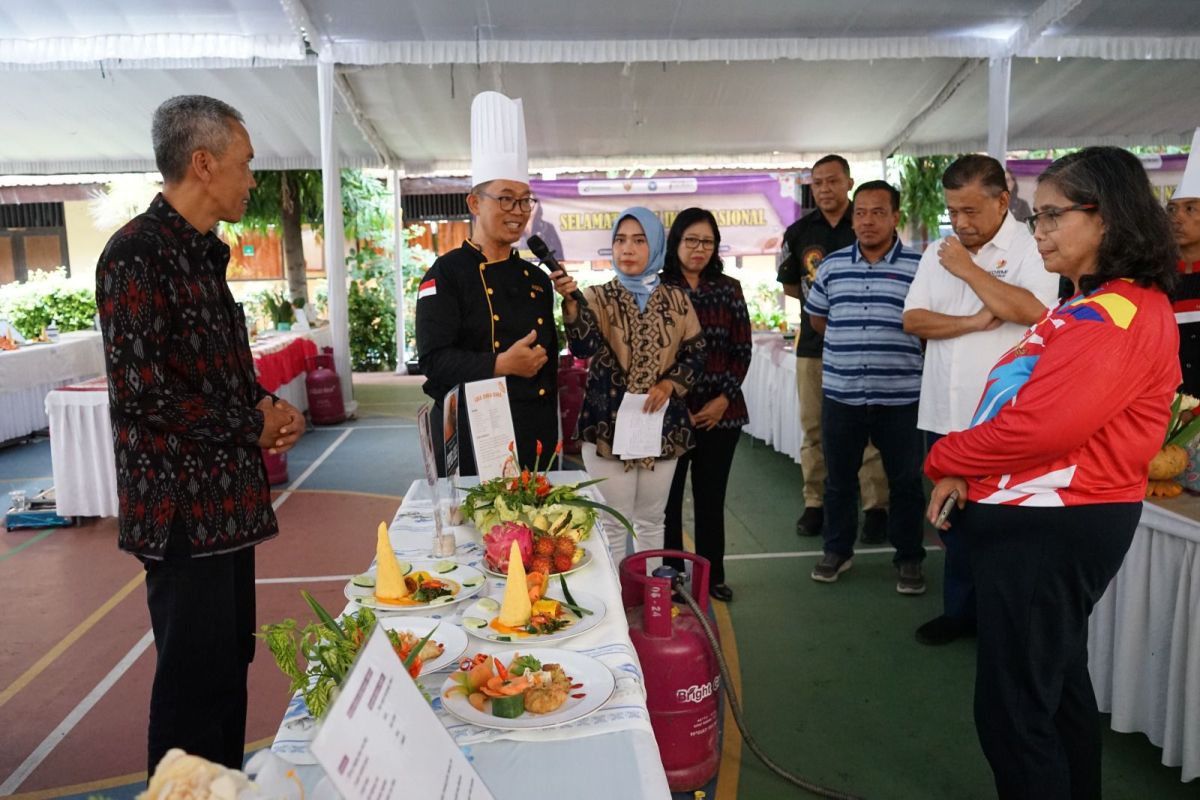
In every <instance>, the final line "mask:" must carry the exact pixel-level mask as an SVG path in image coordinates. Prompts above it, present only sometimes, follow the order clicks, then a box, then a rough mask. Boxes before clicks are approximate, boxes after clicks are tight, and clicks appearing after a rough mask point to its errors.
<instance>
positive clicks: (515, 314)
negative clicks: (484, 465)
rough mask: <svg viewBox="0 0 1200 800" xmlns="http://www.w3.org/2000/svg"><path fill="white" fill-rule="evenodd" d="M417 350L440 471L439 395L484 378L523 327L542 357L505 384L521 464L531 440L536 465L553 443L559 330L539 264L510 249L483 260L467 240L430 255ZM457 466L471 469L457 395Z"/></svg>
mask: <svg viewBox="0 0 1200 800" xmlns="http://www.w3.org/2000/svg"><path fill="white" fill-rule="evenodd" d="M416 327H417V354H418V358H419V361H420V365H421V372H422V373H423V374H424V375H425V376H426V377H427V378H428V380H427V381H426V382H425V393H426V394H427V395H429V396H430V397H432V398H433V401H434V414H433V419H434V420H435V423H434V427H435V428H436V429H437V430H436V431H435V434H434V453H435V455H436V456H437V460H438V469H439V471H444V469H445V468H444V459H445V454H444V452H443V448H442V444H441V437H440V435H438V434H440V428H441V425H440V422H438V421H440V420H441V418H442V401H443V399H444V398H445V396H446V393H447V392H448V391H450V390H451V389H452V388H454V387H455V386H458V385H459V384H462V383H467V382H470V381H478V380H483V379H485V378H491V377H493V376H494V375H495V374H496V356H497V355H498V354H499V353H501V352H503V351H505V350H507V349H508V348H509V347H510V346H511V345H512V344H513V342H515V341H517V340H518V339H520V338H522V337H523V336H525V335H526V334H528V333H529V332H530V331H533V330H535V331H537V343H538V344H540V345H541V346H542V347H544V348H546V353H547V355H548V356H549V358H548V359H547V361H546V364H545V365H544V366H543V367H542V368H541V370H539V371H538V373H537V375H535V376H533V377H532V378H521V377H518V376H516V375H509V376H507V377H508V390H509V397H510V405H511V408H512V415H513V429H514V431H515V433H516V436H517V451H518V456H519V460H520V462H521V464H522V465H523V466H526V467H529V468H532V467H533V464H534V453H535V448H536V442H537V440H541V442H542V445H543V456H542V459H541V462H542V466H543V467H544V466H545V465H546V462H547V461H548V459H549V456H550V453H552V452H553V451H554V447H555V445H557V444H558V389H557V377H558V335H557V333H556V331H555V327H554V285H553V283H551V281H550V278H549V276H548V275H547V274H546V273H545V272H544V271H542V270H541V269H539V268H538V267H536V266H534V265H533V264H530V263H529V262H528V261H523V260H522V259H521V258H519V257H518V256H517V252H516V251H515V250H514V251H512V252H511V253H510V254H509V256H508V258H507V259H505V260H503V261H492V262H488V261H485V258H484V255H483V253H482V252H481V251H480V250H479V248H478V247H477V246H476V245H475V244H474V243H473V242H470V241H466V242H463V245H462V247H460V248H458V249H457V250H454V251H451V252H449V253H446V254H445V255H443V256H441V257H440V258H438V260H437V261H435V262H433V266H432V267H430V268H429V271H428V272H427V273H425V277H424V278H422V279H421V286H420V289H419V290H418V294H417V326H416ZM459 431H460V434H459V447H460V451H461V454H460V471H461V473H462V474H464V475H471V474H474V472H475V459H474V456H473V454H472V453H471V447H470V433H469V428H468V426H467V415H466V409H465V408H464V406H463V404H462V403H459Z"/></svg>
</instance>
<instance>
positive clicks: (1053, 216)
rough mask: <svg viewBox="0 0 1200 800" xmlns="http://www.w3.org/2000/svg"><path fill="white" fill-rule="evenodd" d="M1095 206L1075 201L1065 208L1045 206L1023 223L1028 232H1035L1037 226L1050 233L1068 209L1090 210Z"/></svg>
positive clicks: (1056, 227)
mask: <svg viewBox="0 0 1200 800" xmlns="http://www.w3.org/2000/svg"><path fill="white" fill-rule="evenodd" d="M1096 207H1097V206H1096V204H1095V203H1076V204H1075V205H1073V206H1067V207H1066V208H1047V209H1046V210H1044V211H1039V212H1038V213H1036V214H1034V215H1033V216H1031V217H1029V218H1028V219H1026V220H1025V224H1027V225H1028V226H1029V232H1030V233H1037V232H1038V228H1041V229H1042V232H1043V233H1050V232H1051V231H1056V230H1058V218H1059V217H1061V216H1062V215H1063V214H1066V213H1067V212H1068V211H1092V210H1094V209H1095V208H1096Z"/></svg>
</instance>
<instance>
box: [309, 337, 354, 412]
mask: <svg viewBox="0 0 1200 800" xmlns="http://www.w3.org/2000/svg"><path fill="white" fill-rule="evenodd" d="M304 361H305V367H306V369H307V370H308V376H307V377H306V378H305V379H304V388H305V389H306V390H307V392H308V413H309V415H310V416H311V417H312V421H313V424H314V425H336V424H338V423H339V422H341V421H342V420H344V419H345V418H346V406H345V405H344V404H343V403H342V382H341V381H339V380H338V376H337V373H336V372H334V370H333V348H332V347H326V348H325V349H324V350H323V351H322V352H321V353H320V354H319V355H315V356H309V357H308V358H306V359H305V360H304Z"/></svg>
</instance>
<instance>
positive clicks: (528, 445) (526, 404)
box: [430, 398, 562, 478]
mask: <svg viewBox="0 0 1200 800" xmlns="http://www.w3.org/2000/svg"><path fill="white" fill-rule="evenodd" d="M509 406H510V408H511V409H512V418H513V432H514V433H515V434H516V436H517V442H516V447H517V461H518V463H519V464H520V465H521V467H522V468H523V469H530V470H531V469H533V465H534V461H535V459H536V458H537V443H538V442H539V441H540V442H541V443H542V457H541V459H540V462H541V469H543V470H544V469H546V466H547V465H548V464H549V463H550V456H551V455H552V454H553V453H554V448H555V447H557V446H558V400H557V398H550V399H549V400H544V399H541V400H510V401H509ZM443 413H444V412H443V411H442V404H441V403H436V404H434V406H433V410H432V412H431V416H430V422H431V423H432V424H431V426H430V427H431V430H430V435H431V436H432V437H433V457H434V461H435V462H437V471H438V475H439V476H441V477H443V478H444V477H446V445H445V441H444V440H443V436H442V416H443ZM554 468H555V469H561V468H562V467H561V465H560V464H559V462H558V461H557V460H556V461H555V462H554ZM478 472H479V470H478V469H477V468H476V466H475V451H474V449H473V448H472V446H471V425H470V422H469V421H468V419H467V410H466V407H465V406H464V405H463V403H461V402H460V403H459V404H458V474H459V475H476V474H478Z"/></svg>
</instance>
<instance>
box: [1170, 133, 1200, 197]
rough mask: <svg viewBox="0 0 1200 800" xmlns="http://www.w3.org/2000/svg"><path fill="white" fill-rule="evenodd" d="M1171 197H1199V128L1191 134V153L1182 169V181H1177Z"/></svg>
mask: <svg viewBox="0 0 1200 800" xmlns="http://www.w3.org/2000/svg"><path fill="white" fill-rule="evenodd" d="M1171 197H1179V198H1183V197H1200V128H1196V132H1195V133H1194V134H1192V153H1191V155H1189V156H1188V160H1187V166H1186V167H1184V168H1183V180H1181V181H1179V186H1177V187H1176V188H1175V194H1173V195H1171Z"/></svg>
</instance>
